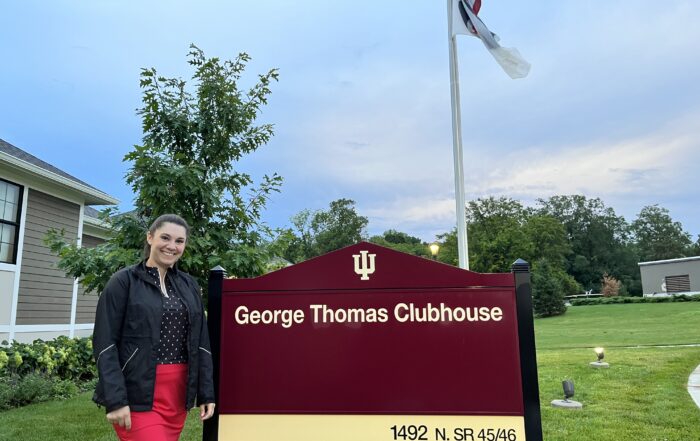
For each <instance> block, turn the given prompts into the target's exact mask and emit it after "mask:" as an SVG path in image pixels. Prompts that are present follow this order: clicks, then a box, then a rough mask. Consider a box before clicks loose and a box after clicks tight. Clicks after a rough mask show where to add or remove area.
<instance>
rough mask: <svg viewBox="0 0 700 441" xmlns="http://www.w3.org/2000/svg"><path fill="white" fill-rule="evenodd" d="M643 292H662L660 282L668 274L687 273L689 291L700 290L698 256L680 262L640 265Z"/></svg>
mask: <svg viewBox="0 0 700 441" xmlns="http://www.w3.org/2000/svg"><path fill="white" fill-rule="evenodd" d="M639 270H640V271H641V273H642V291H643V292H644V294H653V293H660V292H663V290H662V289H661V284H662V283H663V281H664V280H665V278H666V277H668V276H681V275H686V274H687V275H688V276H689V279H690V291H693V292H698V291H700V257H698V258H691V259H688V260H685V261H680V262H663V263H653V264H647V265H640V266H639Z"/></svg>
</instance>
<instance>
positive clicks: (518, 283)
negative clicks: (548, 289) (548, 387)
mask: <svg viewBox="0 0 700 441" xmlns="http://www.w3.org/2000/svg"><path fill="white" fill-rule="evenodd" d="M511 271H512V272H513V276H514V278H515V304H516V309H517V314H518V337H519V341H520V371H521V372H522V383H523V410H524V411H525V439H527V440H528V441H542V416H541V414H540V388H539V381H538V378H537V353H536V349H535V323H534V318H533V310H532V288H531V286H530V264H529V263H527V262H525V261H524V260H522V259H518V260H516V261H515V262H513V265H512V267H511Z"/></svg>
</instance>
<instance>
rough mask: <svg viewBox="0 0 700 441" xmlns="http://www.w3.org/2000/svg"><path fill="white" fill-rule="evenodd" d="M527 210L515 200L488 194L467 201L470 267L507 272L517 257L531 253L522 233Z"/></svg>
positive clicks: (529, 244) (529, 243)
mask: <svg viewBox="0 0 700 441" xmlns="http://www.w3.org/2000/svg"><path fill="white" fill-rule="evenodd" d="M527 216H528V211H527V210H526V209H525V207H523V205H522V204H521V203H520V202H519V201H516V200H514V199H511V198H506V197H500V198H495V197H492V196H491V197H488V198H485V199H477V200H475V201H469V202H468V203H467V221H468V225H467V232H468V246H469V268H470V269H471V270H472V271H478V272H486V273H491V272H507V271H510V267H511V265H512V264H513V262H515V260H516V259H518V258H527V257H528V256H530V255H532V253H533V245H532V242H531V240H530V239H529V238H528V237H527V236H526V235H525V234H524V231H523V227H524V225H525V223H526V221H527Z"/></svg>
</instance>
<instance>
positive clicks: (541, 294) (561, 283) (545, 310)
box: [532, 259, 576, 317]
mask: <svg viewBox="0 0 700 441" xmlns="http://www.w3.org/2000/svg"><path fill="white" fill-rule="evenodd" d="M562 274H564V275H566V273H564V272H563V271H560V270H559V269H558V268H556V267H554V266H553V265H552V264H551V263H550V262H549V261H548V260H546V259H541V260H539V261H537V262H536V263H535V265H534V266H533V271H532V306H533V309H534V310H535V315H537V316H538V317H550V316H554V315H561V314H564V313H565V312H566V305H564V295H565V292H567V291H568V289H571V288H572V286H573V285H572V284H571V281H570V280H568V279H567V278H566V277H564V276H562ZM573 283H576V282H573Z"/></svg>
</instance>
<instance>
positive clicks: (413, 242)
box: [369, 230, 431, 257]
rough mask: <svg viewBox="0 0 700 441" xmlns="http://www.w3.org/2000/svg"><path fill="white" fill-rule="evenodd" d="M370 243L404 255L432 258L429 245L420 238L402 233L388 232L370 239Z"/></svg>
mask: <svg viewBox="0 0 700 441" xmlns="http://www.w3.org/2000/svg"><path fill="white" fill-rule="evenodd" d="M369 241H370V242H372V243H376V244H377V245H381V246H385V247H387V248H391V249H394V250H396V251H401V252H402V253H408V254H413V255H415V256H422V257H431V254H430V249H429V248H428V244H427V243H424V242H422V241H421V240H420V238H418V237H414V236H410V235H408V234H406V233H404V232H401V231H396V230H387V231H385V232H384V233H382V234H381V235H380V236H372V237H370V238H369Z"/></svg>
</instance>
